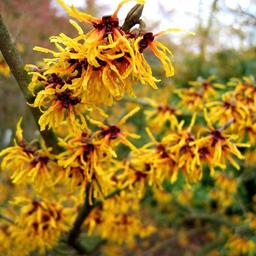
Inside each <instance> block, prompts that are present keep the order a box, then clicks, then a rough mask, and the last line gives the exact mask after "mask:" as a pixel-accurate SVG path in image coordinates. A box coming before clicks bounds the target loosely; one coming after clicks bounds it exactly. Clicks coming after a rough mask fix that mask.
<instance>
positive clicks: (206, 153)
mask: <svg viewBox="0 0 256 256" xmlns="http://www.w3.org/2000/svg"><path fill="white" fill-rule="evenodd" d="M205 119H206V122H207V125H208V127H209V128H208V129H205V130H206V131H207V133H208V135H206V136H204V137H201V138H200V139H197V140H196V141H195V142H192V143H191V144H194V145H196V147H197V151H198V152H199V154H198V155H197V160H198V164H199V165H202V164H203V163H205V162H208V163H209V165H210V171H211V175H213V174H214V169H215V167H217V166H218V167H220V168H222V169H226V168H227V166H226V160H228V161H229V162H230V163H231V164H232V165H233V166H234V167H235V168H236V169H237V170H239V169H240V166H239V165H238V164H237V163H236V161H235V160H234V159H233V157H232V155H234V156H236V157H237V158H239V159H241V160H242V159H244V156H243V155H242V154H241V153H240V151H239V150H238V147H248V146H249V145H248V144H243V143H234V142H232V140H234V139H237V136H235V135H226V134H225V133H224V131H222V130H221V129H216V128H214V127H213V124H212V121H211V120H210V118H209V116H208V115H207V112H206V110H205Z"/></svg>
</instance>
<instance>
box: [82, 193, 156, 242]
mask: <svg viewBox="0 0 256 256" xmlns="http://www.w3.org/2000/svg"><path fill="white" fill-rule="evenodd" d="M85 224H86V225H87V226H88V230H89V231H88V232H89V235H92V234H98V235H100V236H101V237H102V238H105V239H106V238H107V239H108V240H111V241H115V242H117V243H118V244H126V245H128V246H131V245H133V244H134V243H135V237H140V238H142V239H143V238H145V237H148V236H149V235H151V234H152V233H153V232H154V231H155V228H154V227H153V226H152V225H149V224H146V223H145V221H142V219H141V216H140V212H139V201H138V199H137V197H136V195H135V196H134V195H132V194H130V193H129V194H127V193H125V192H122V193H121V194H120V195H119V196H114V197H112V198H111V199H109V200H106V201H104V202H103V205H102V207H101V208H96V209H94V210H93V211H92V212H91V214H90V215H89V217H88V218H87V219H86V220H85Z"/></svg>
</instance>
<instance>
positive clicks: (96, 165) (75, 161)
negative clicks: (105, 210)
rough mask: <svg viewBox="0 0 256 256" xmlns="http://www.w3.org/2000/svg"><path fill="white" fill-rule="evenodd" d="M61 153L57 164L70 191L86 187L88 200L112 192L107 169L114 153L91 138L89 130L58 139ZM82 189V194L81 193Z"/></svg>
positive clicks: (103, 144)
mask: <svg viewBox="0 0 256 256" xmlns="http://www.w3.org/2000/svg"><path fill="white" fill-rule="evenodd" d="M60 145H61V146H62V147H63V148H64V150H65V151H64V152H63V153H60V154H59V156H58V164H59V165H60V166H62V167H63V168H64V172H65V173H66V175H65V180H66V181H68V183H71V188H72V189H77V186H82V188H83V189H85V187H86V186H87V185H88V184H91V185H90V186H91V187H90V192H89V193H90V199H92V198H93V197H94V198H102V197H103V196H104V195H105V194H106V193H108V192H110V191H109V190H110V188H113V185H112V183H113V181H111V176H112V175H113V173H112V170H110V169H109V168H108V166H109V165H110V163H111V161H112V159H113V158H115V157H116V153H115V151H114V150H113V149H112V148H111V147H110V146H109V145H107V144H106V143H102V142H100V141H98V140H97V139H95V138H94V137H93V134H92V133H91V131H90V130H84V131H78V130H77V131H76V132H74V134H72V133H71V134H70V135H68V136H67V137H66V138H64V139H60ZM83 189H81V190H80V191H81V193H83Z"/></svg>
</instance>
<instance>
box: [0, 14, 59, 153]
mask: <svg viewBox="0 0 256 256" xmlns="http://www.w3.org/2000/svg"><path fill="white" fill-rule="evenodd" d="M0 38H1V40H0V50H1V52H2V54H3V56H4V58H5V61H6V63H7V64H8V65H9V67H10V70H11V71H12V74H13V75H14V77H15V79H16V81H17V83H18V85H19V87H20V89H21V91H22V93H23V96H24V97H25V99H26V101H27V102H29V103H32V102H33V101H34V98H33V96H32V94H30V93H29V91H28V90H27V86H28V84H29V83H30V76H29V75H28V74H27V72H26V71H25V70H24V63H23V60H22V58H21V55H20V54H19V52H18V50H17V49H16V47H15V46H14V44H13V42H12V39H11V36H10V34H9V32H8V29H7V27H6V25H5V24H4V20H3V18H2V16H1V14H0ZM30 110H31V112H32V115H33V117H34V120H35V122H36V125H37V127H38V130H39V131H40V127H39V125H38V119H39V117H40V115H41V113H40V110H39V109H38V108H30ZM40 133H41V136H42V137H43V139H44V141H45V143H46V145H47V146H48V147H52V148H53V150H54V151H55V152H59V151H61V148H60V147H59V146H58V141H57V138H56V136H55V134H54V133H53V131H52V130H47V131H40Z"/></svg>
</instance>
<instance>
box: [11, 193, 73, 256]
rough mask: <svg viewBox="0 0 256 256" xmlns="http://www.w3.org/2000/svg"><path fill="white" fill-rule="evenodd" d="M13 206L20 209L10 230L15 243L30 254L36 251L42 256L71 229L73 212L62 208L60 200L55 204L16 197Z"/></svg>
mask: <svg viewBox="0 0 256 256" xmlns="http://www.w3.org/2000/svg"><path fill="white" fill-rule="evenodd" d="M13 204H14V205H16V206H17V207H20V209H21V210H20V214H19V215H17V217H16V220H15V222H16V225H14V226H13V228H12V233H13V236H14V240H15V243H17V244H20V245H21V246H22V247H23V248H28V249H29V251H30V252H32V251H34V250H38V251H39V252H40V254H41V255H44V254H45V251H46V250H47V249H51V248H52V247H53V246H54V245H55V244H56V243H57V241H58V239H59V237H60V235H61V234H63V233H65V232H67V231H68V230H69V229H70V228H71V225H72V223H73V221H74V212H73V210H72V209H71V208H64V207H63V206H62V205H61V200H59V202H58V203H56V202H52V201H48V200H40V201H39V200H37V199H31V198H23V197H17V198H15V200H14V201H13Z"/></svg>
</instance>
